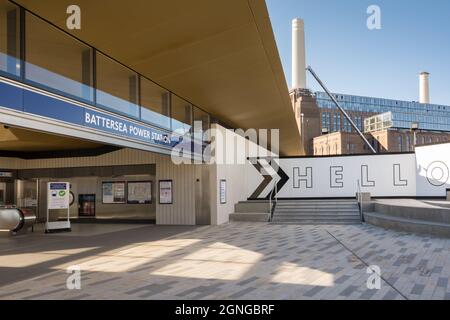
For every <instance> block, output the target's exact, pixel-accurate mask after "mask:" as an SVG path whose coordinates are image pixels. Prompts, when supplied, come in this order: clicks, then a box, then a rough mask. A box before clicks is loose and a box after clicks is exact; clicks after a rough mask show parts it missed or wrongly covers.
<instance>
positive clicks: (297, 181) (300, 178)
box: [293, 167, 313, 189]
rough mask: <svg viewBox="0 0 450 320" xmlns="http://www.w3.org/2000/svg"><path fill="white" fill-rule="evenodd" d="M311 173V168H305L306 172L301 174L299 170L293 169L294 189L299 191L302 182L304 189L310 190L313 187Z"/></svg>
mask: <svg viewBox="0 0 450 320" xmlns="http://www.w3.org/2000/svg"><path fill="white" fill-rule="evenodd" d="M312 171H313V169H312V167H306V172H305V173H301V172H300V168H298V167H295V168H294V175H293V181H294V188H295V189H300V188H301V184H302V182H304V183H305V185H306V189H312V187H313V176H312Z"/></svg>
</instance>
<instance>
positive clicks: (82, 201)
mask: <svg viewBox="0 0 450 320" xmlns="http://www.w3.org/2000/svg"><path fill="white" fill-rule="evenodd" d="M78 216H80V217H91V218H92V217H95V194H80V195H79V196H78Z"/></svg>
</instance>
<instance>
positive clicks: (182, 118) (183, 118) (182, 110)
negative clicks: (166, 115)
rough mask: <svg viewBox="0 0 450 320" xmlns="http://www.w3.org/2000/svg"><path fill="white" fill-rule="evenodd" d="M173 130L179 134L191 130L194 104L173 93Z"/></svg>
mask: <svg viewBox="0 0 450 320" xmlns="http://www.w3.org/2000/svg"><path fill="white" fill-rule="evenodd" d="M171 125H172V131H173V132H176V133H177V134H179V135H184V134H186V133H188V132H191V128H192V105H191V104H190V103H189V102H187V101H186V100H183V99H181V98H180V97H178V96H176V95H172V124H171Z"/></svg>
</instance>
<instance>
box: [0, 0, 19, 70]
mask: <svg viewBox="0 0 450 320" xmlns="http://www.w3.org/2000/svg"><path fill="white" fill-rule="evenodd" d="M20 67H21V66H20V11H19V8H17V7H16V6H14V5H12V4H11V3H10V2H8V1H6V0H0V73H2V74H8V75H10V76H15V77H19V76H20V73H21V72H20Z"/></svg>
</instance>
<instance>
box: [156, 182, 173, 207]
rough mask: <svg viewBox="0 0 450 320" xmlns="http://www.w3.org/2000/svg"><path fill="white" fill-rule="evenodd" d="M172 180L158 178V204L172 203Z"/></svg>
mask: <svg viewBox="0 0 450 320" xmlns="http://www.w3.org/2000/svg"><path fill="white" fill-rule="evenodd" d="M172 186H173V183H172V180H160V181H159V203H160V204H172V203H173V190H172Z"/></svg>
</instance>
